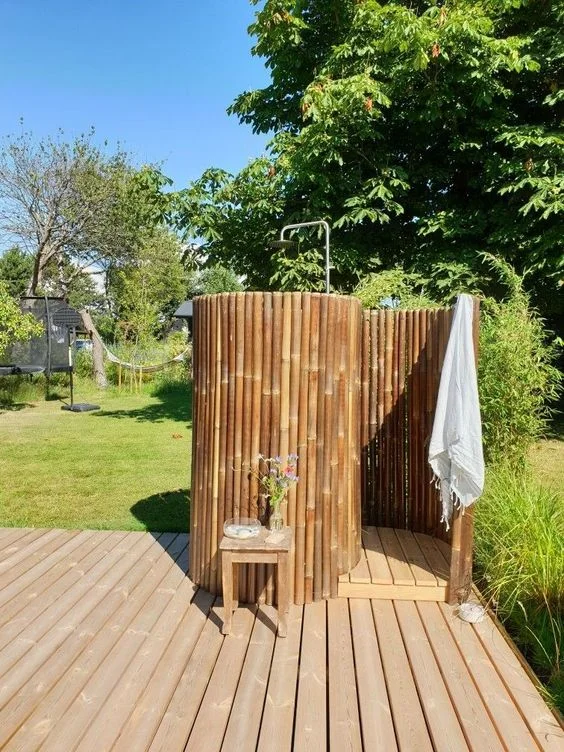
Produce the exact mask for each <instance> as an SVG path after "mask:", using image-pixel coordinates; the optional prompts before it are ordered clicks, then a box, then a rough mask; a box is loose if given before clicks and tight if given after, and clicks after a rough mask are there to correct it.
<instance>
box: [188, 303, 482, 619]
mask: <svg viewBox="0 0 564 752" xmlns="http://www.w3.org/2000/svg"><path fill="white" fill-rule="evenodd" d="M451 315H452V314H451V311H450V310H446V309H439V310H418V311H392V310H386V311H363V310H362V308H361V305H360V302H359V301H358V300H357V299H355V298H350V297H344V296H336V295H323V294H316V293H225V294H221V295H210V296H202V297H200V298H197V299H195V300H194V346H193V358H194V363H193V367H194V409H193V461H192V502H191V542H192V543H191V547H190V575H191V577H192V579H193V581H194V582H196V583H198V584H200V585H202V586H203V587H204V588H206V589H207V590H210V591H211V592H213V593H218V592H220V590H221V571H220V557H219V556H218V546H219V542H220V540H221V537H222V534H223V523H224V520H225V519H227V518H229V517H233V516H236V515H238V514H240V515H243V516H249V517H260V516H261V515H262V514H263V513H264V504H263V501H262V499H261V498H260V496H259V486H258V480H257V478H256V475H255V473H256V472H257V470H258V469H259V465H258V455H259V454H262V455H264V456H268V457H273V456H277V455H279V456H281V457H283V458H284V457H286V456H287V455H288V454H290V453H295V454H297V455H298V457H299V461H298V474H299V476H300V480H299V483H298V484H297V486H296V487H295V488H294V489H292V490H291V491H290V493H289V494H288V499H287V502H286V504H285V505H284V508H283V513H284V517H285V521H286V524H288V525H290V526H291V527H292V528H293V530H294V551H293V553H292V555H291V557H290V559H291V572H290V583H289V585H290V595H291V600H293V601H294V602H296V603H298V604H301V603H304V602H310V601H312V600H319V599H321V598H329V597H336V595H337V588H338V577H339V575H340V574H342V573H344V572H348V571H349V570H350V569H352V568H353V567H354V566H355V564H356V563H357V561H358V559H359V556H360V527H361V524H369V525H378V526H383V527H395V528H404V529H408V530H412V531H413V532H422V533H428V534H431V535H437V536H439V537H442V538H443V539H445V540H446V541H447V542H449V543H450V542H451V538H452V543H453V566H451V579H452V578H454V581H455V585H458V584H459V583H458V580H459V579H460V578H461V577H462V575H463V573H462V571H461V570H460V562H464V561H466V559H467V557H468V554H467V549H468V536H470V544H471V515H468V514H466V515H464V517H465V518H466V522H465V523H464V525H462V524H461V520H460V519H458V518H457V519H455V524H454V525H453V530H452V531H451V532H450V533H448V534H447V533H446V532H445V530H444V527H443V525H442V524H441V523H440V522H439V518H440V499H439V496H438V492H437V491H436V489H435V488H434V485H433V484H432V483H431V471H430V468H429V466H428V463H427V451H428V442H429V438H430V434H431V428H432V421H433V416H434V410H435V402H436V396H437V390H438V384H439V378H440V372H441V367H442V361H443V357H444V352H445V348H446V343H447V340H448V335H449V330H450V322H451ZM469 525H470V527H469ZM462 527H464V530H462ZM461 551H462V553H461ZM455 554H456V555H455ZM465 557H466V559H465ZM455 559H456V561H455ZM470 563H471V559H470ZM466 564H468V561H466ZM269 569H270V568H269V567H267V566H263V565H256V566H249V567H242V570H241V573H240V592H239V598H240V600H241V601H259V602H264V601H266V602H267V603H269V602H272V600H273V586H272V582H273V578H272V572H271V571H269ZM467 569H468V567H467V566H466V570H467Z"/></svg>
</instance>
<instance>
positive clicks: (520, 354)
mask: <svg viewBox="0 0 564 752" xmlns="http://www.w3.org/2000/svg"><path fill="white" fill-rule="evenodd" d="M481 258H482V260H483V261H482V263H483V264H485V265H488V266H489V267H490V268H491V270H492V272H493V277H494V280H493V281H492V279H491V278H490V277H489V276H486V274H484V276H483V278H482V290H490V289H492V287H494V286H495V287H496V288H497V289H498V290H501V295H500V299H497V298H494V297H491V296H489V295H485V294H483V293H482V295H481V298H482V306H481V321H480V357H479V362H478V386H479V390H480V403H481V410H482V425H483V435H484V450H485V456H486V460H487V461H488V462H490V463H496V462H499V461H502V462H504V463H506V462H509V463H512V464H514V465H517V464H521V465H523V464H524V463H525V459H526V456H527V453H528V451H529V449H530V447H531V446H532V444H533V443H534V442H535V441H536V440H537V439H538V438H539V437H540V436H541V435H542V433H543V431H544V429H545V427H546V422H547V419H548V417H549V416H550V412H551V411H550V404H551V402H553V401H554V400H556V399H557V397H558V394H559V392H560V383H561V374H560V372H559V371H558V369H557V368H555V367H554V365H553V362H554V358H555V355H556V348H555V345H554V344H551V343H550V341H549V339H548V333H547V332H546V330H545V328H544V323H543V321H542V319H541V318H540V317H539V316H538V315H537V314H536V312H535V311H534V310H533V309H532V308H531V306H530V301H529V296H528V295H527V293H526V292H525V290H524V288H523V278H522V277H520V276H519V275H518V274H517V273H516V272H515V270H514V269H513V267H511V266H510V265H509V264H508V263H507V262H505V261H503V260H502V259H499V258H496V257H494V256H491V255H489V254H482V255H481ZM432 273H433V277H432V279H425V278H424V277H423V276H421V275H419V274H415V273H413V272H405V271H404V270H403V269H401V268H396V269H391V270H388V271H383V272H380V273H378V274H372V275H370V276H368V277H367V278H366V279H365V280H363V281H362V282H361V283H360V284H359V286H358V287H357V289H356V291H355V295H356V296H357V297H358V298H360V300H361V302H362V304H363V305H364V306H365V307H367V308H384V307H394V308H404V309H413V308H422V307H431V306H436V305H451V304H452V303H453V302H454V301H453V298H454V296H455V295H456V294H458V293H459V292H464V291H466V292H468V293H471V294H477V293H478V292H479V290H480V285H479V279H478V278H477V276H476V274H475V273H474V272H472V270H471V269H469V268H468V269H467V271H466V272H465V267H464V265H463V264H454V265H453V264H436V265H435V266H434V267H433V269H432ZM430 291H431V292H432V294H433V296H434V299H433V298H431V297H430V294H431V292H430Z"/></svg>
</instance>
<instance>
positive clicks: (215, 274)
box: [189, 264, 245, 297]
mask: <svg viewBox="0 0 564 752" xmlns="http://www.w3.org/2000/svg"><path fill="white" fill-rule="evenodd" d="M244 289H245V287H244V285H243V283H242V282H241V281H240V280H239V278H238V277H237V275H236V274H235V272H233V271H232V270H231V269H228V268H227V267H225V266H221V265H220V264H215V265H214V266H209V267H207V268H205V269H202V270H201V271H200V272H199V273H198V274H197V276H196V277H195V279H194V282H193V283H192V285H191V287H190V289H189V295H190V296H192V297H195V296H196V295H216V294H217V293H220V292H242V291H243V290H244Z"/></svg>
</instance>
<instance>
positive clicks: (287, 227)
mask: <svg viewBox="0 0 564 752" xmlns="http://www.w3.org/2000/svg"><path fill="white" fill-rule="evenodd" d="M314 226H319V227H323V228H324V230H325V288H326V289H325V291H326V293H327V294H329V291H330V286H329V269H330V258H329V240H330V236H331V228H330V227H329V224H328V223H327V222H326V221H325V220H324V219H316V220H314V221H313V222H298V223H296V224H293V225H284V227H283V228H282V229H281V230H280V240H284V233H285V232H286V230H298V229H300V228H301V227H314Z"/></svg>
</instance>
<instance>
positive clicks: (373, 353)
mask: <svg viewBox="0 0 564 752" xmlns="http://www.w3.org/2000/svg"><path fill="white" fill-rule="evenodd" d="M369 351H370V379H369V389H370V396H369V408H368V409H369V423H370V425H369V433H370V439H369V440H370V450H369V459H370V521H369V524H370V525H379V524H380V518H379V515H378V475H377V474H378V442H379V437H378V312H377V311H371V312H370V343H369Z"/></svg>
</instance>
